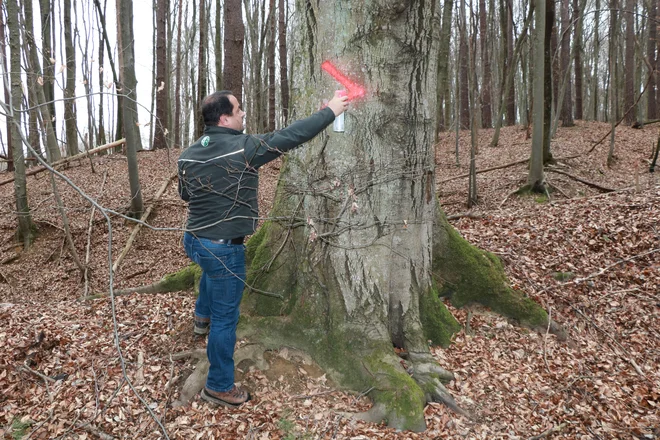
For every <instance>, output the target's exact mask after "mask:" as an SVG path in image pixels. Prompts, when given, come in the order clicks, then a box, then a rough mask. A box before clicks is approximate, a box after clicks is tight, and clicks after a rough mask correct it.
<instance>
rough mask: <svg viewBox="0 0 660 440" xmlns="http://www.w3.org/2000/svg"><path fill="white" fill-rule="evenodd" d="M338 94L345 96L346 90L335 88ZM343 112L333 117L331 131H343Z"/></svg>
mask: <svg viewBox="0 0 660 440" xmlns="http://www.w3.org/2000/svg"><path fill="white" fill-rule="evenodd" d="M337 92H338V94H339V96H346V90H337ZM344 113H346V112H343V113H342V114H341V115H339V116H337V117H335V121H334V122H333V123H332V131H334V132H336V133H343V132H344Z"/></svg>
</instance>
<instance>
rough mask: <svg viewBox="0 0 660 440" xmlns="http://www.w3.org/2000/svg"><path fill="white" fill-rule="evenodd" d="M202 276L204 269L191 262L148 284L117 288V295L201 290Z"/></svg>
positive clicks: (98, 294)
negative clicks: (130, 287) (200, 281)
mask: <svg viewBox="0 0 660 440" xmlns="http://www.w3.org/2000/svg"><path fill="white" fill-rule="evenodd" d="M201 277H202V270H201V269H200V267H199V266H198V265H196V264H195V263H190V264H189V265H188V266H187V267H184V268H183V269H181V270H180V271H178V272H174V273H170V274H167V275H165V276H164V277H163V279H161V280H160V281H157V282H155V283H153V284H149V285H148V286H140V287H135V288H132V289H122V290H115V291H114V294H115V296H121V295H128V294H129V293H167V292H178V291H180V290H190V289H192V288H194V289H195V292H197V291H198V290H199V280H200V278H201ZM109 295H110V292H104V293H96V294H94V295H89V296H86V297H83V298H82V299H83V300H90V299H98V298H105V297H107V296H109Z"/></svg>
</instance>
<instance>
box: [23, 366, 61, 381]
mask: <svg viewBox="0 0 660 440" xmlns="http://www.w3.org/2000/svg"><path fill="white" fill-rule="evenodd" d="M18 368H19V370H23V371H25V372H28V373H31V374H34V375H35V376H37V377H39V378H41V379H43V380H44V381H45V382H46V383H48V382H50V383H55V382H57V381H56V380H55V379H53V378H52V377H48V376H46V375H45V374H41V373H39V372H38V371H36V370H33V369H32V368H30V367H28V366H27V365H26V364H25V363H24V364H23V365H20V366H19V367H18Z"/></svg>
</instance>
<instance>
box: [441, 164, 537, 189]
mask: <svg viewBox="0 0 660 440" xmlns="http://www.w3.org/2000/svg"><path fill="white" fill-rule="evenodd" d="M528 161H529V158H526V159H522V160H517V161H515V162H511V163H507V164H504V165H498V166H496V167H492V168H486V169H485V170H477V172H476V174H481V173H487V172H489V171H495V170H501V169H503V168H509V167H513V166H516V165H520V164H521V163H527V162H528ZM465 177H470V173H467V174H461V175H460V176H454V177H450V178H449V179H444V180H441V181H440V182H438V183H447V182H451V181H452V180H458V179H463V178H465Z"/></svg>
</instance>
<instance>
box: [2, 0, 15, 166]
mask: <svg viewBox="0 0 660 440" xmlns="http://www.w3.org/2000/svg"><path fill="white" fill-rule="evenodd" d="M2 3H3V0H0V9H1V8H2ZM5 27H6V26H5V16H4V15H3V14H0V50H1V51H2V53H3V54H7V53H8V51H7V39H6V37H5ZM0 58H2V60H1V61H0V62H2V71H3V72H9V68H8V67H7V57H6V55H5V56H2V57H0ZM9 81H10V82H11V78H10V79H9ZM3 89H4V95H5V102H7V103H9V102H10V101H11V96H10V93H11V92H10V90H11V85H10V86H9V87H3ZM5 122H6V127H7V131H6V133H7V171H8V172H12V171H14V160H13V151H14V150H13V144H12V135H11V134H12V132H11V124H12V123H11V121H10V120H9V119H8V118H7V119H5Z"/></svg>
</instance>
